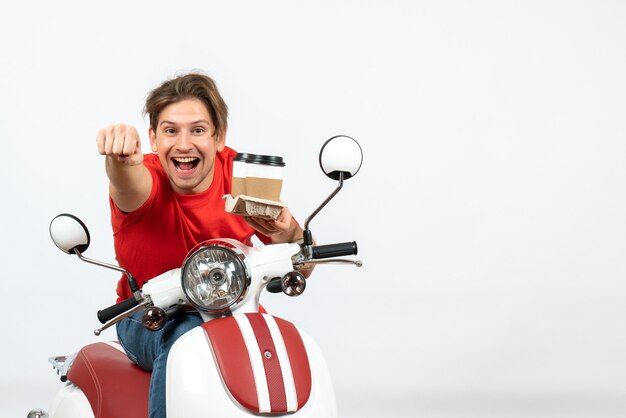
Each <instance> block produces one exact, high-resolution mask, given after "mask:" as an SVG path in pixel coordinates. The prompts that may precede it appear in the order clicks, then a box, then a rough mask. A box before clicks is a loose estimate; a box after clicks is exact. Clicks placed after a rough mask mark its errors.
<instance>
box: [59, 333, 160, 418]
mask: <svg viewBox="0 0 626 418" xmlns="http://www.w3.org/2000/svg"><path fill="white" fill-rule="evenodd" d="M114 345H118V344H117V343H110V344H109V343H102V342H98V343H94V344H90V345H87V346H85V347H83V348H82V349H81V350H80V351H79V352H78V355H77V356H76V359H75V360H74V363H72V367H71V368H70V371H69V373H68V374H67V378H68V380H69V381H70V382H72V383H74V384H75V385H77V386H78V387H80V388H81V390H82V391H83V393H84V394H85V396H86V397H87V399H88V400H89V404H90V405H91V409H92V410H93V414H94V417H95V418H146V417H147V416H148V390H149V387H150V373H149V372H146V371H144V370H142V369H141V368H140V367H138V366H137V365H135V364H134V363H133V362H132V361H130V359H129V358H128V357H126V354H124V352H123V351H121V348H120V349H117V348H115V347H114Z"/></svg>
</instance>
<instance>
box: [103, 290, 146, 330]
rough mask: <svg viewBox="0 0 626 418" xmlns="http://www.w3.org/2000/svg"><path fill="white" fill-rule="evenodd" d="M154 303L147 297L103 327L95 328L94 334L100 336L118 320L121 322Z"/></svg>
mask: <svg viewBox="0 0 626 418" xmlns="http://www.w3.org/2000/svg"><path fill="white" fill-rule="evenodd" d="M150 305H152V300H151V299H150V298H149V297H147V298H146V300H144V301H143V302H141V303H140V304H139V305H137V306H135V307H134V308H132V309H130V310H128V311H126V312H124V313H123V314H120V315H118V316H116V317H115V318H113V319H111V320H110V321H109V322H107V323H106V324H104V325H103V326H102V328H98V329H95V330H94V331H93V334H94V335H95V336H96V337H98V336H99V335H100V334H101V333H102V331H104V330H105V329H107V328H110V327H111V326H113V325H115V324H117V323H118V322H120V321H121V320H122V319H125V318H128V317H129V316H131V315H132V314H134V313H135V312H137V311H139V310H141V309H143V308H145V307H147V306H150Z"/></svg>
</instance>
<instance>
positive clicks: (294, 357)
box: [274, 317, 311, 409]
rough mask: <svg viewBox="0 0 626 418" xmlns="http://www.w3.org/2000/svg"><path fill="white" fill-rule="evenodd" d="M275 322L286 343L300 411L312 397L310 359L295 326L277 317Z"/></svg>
mask: <svg viewBox="0 0 626 418" xmlns="http://www.w3.org/2000/svg"><path fill="white" fill-rule="evenodd" d="M274 320H275V321H276V325H278V329H279V330H280V333H281V335H282V336H283V340H284V341H285V347H286V348H287V355H288V356H289V363H290V364H291V372H292V374H293V381H294V384H295V385H296V394H297V395H298V409H300V408H302V407H303V406H304V404H306V402H307V401H308V400H309V396H310V395H311V367H310V365H309V357H308V356H307V354H306V348H305V347H304V343H303V342H302V337H301V336H300V333H299V332H298V329H297V328H296V327H295V325H294V324H292V323H291V322H287V321H285V320H284V319H280V318H276V317H274Z"/></svg>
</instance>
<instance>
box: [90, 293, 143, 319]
mask: <svg viewBox="0 0 626 418" xmlns="http://www.w3.org/2000/svg"><path fill="white" fill-rule="evenodd" d="M138 303H139V302H137V299H135V298H134V297H130V298H128V299H126V300H123V301H121V302H119V303H116V304H115V305H112V306H109V307H108V308H104V309H103V310H101V311H98V321H100V323H102V324H105V323H107V322H108V321H110V320H111V319H113V318H115V317H116V316H118V315H120V314H123V313H124V312H126V311H127V310H129V309H131V308H134V307H135V306H137V304H138Z"/></svg>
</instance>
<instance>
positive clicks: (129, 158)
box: [96, 124, 152, 212]
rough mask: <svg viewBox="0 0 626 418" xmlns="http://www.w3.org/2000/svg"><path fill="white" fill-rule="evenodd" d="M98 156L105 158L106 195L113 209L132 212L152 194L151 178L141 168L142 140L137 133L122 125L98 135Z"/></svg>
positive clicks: (143, 168) (112, 127) (103, 130)
mask: <svg viewBox="0 0 626 418" xmlns="http://www.w3.org/2000/svg"><path fill="white" fill-rule="evenodd" d="M96 143H97V146H98V152H99V153H100V154H101V155H105V156H106V159H105V167H106V173H107V176H108V177H109V182H110V183H109V193H110V194H111V199H113V202H114V203H115V205H116V206H117V207H118V208H119V209H120V210H122V211H124V212H132V211H134V210H136V209H138V208H139V207H140V206H141V205H143V204H144V202H145V201H146V200H148V197H149V196H150V191H151V190H152V176H151V175H150V172H149V171H148V169H147V168H146V166H144V164H143V154H142V152H141V140H140V138H139V134H138V133H137V130H136V129H135V128H134V127H132V126H127V125H123V124H117V125H111V126H109V127H106V128H104V129H101V130H100V131H99V132H98V135H97V137H96Z"/></svg>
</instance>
